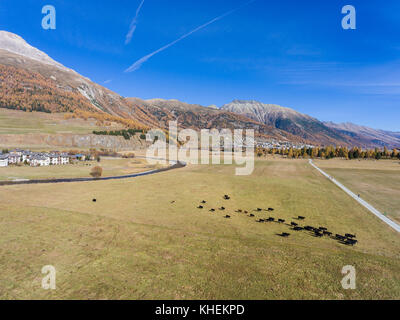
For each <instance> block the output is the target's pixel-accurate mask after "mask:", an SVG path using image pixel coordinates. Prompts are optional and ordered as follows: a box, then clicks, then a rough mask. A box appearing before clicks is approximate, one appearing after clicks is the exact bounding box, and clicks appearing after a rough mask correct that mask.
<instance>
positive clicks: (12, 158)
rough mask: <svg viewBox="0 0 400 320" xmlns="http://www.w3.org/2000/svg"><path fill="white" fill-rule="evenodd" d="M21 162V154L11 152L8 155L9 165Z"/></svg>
mask: <svg viewBox="0 0 400 320" xmlns="http://www.w3.org/2000/svg"><path fill="white" fill-rule="evenodd" d="M20 162H21V154H20V153H18V152H10V153H9V154H8V163H9V164H17V163H20Z"/></svg>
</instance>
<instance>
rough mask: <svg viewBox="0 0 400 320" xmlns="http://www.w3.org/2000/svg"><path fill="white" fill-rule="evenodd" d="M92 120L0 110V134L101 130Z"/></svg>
mask: <svg viewBox="0 0 400 320" xmlns="http://www.w3.org/2000/svg"><path fill="white" fill-rule="evenodd" d="M101 129H102V127H99V126H96V121H94V120H87V121H85V120H82V119H68V120H66V119H64V114H61V113H52V114H48V113H43V112H24V111H18V110H8V109H0V134H29V133H48V134H56V133H75V134H88V133H92V132H93V130H101Z"/></svg>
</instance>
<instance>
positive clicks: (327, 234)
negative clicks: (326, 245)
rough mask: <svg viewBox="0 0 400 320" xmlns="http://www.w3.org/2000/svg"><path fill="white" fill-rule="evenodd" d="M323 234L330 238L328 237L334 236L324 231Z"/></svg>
mask: <svg viewBox="0 0 400 320" xmlns="http://www.w3.org/2000/svg"><path fill="white" fill-rule="evenodd" d="M322 233H323V234H324V235H325V236H328V237H330V236H331V235H332V232H329V231H326V230H324V231H323V232H322Z"/></svg>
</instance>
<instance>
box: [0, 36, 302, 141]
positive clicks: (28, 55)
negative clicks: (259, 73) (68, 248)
mask: <svg viewBox="0 0 400 320" xmlns="http://www.w3.org/2000/svg"><path fill="white" fill-rule="evenodd" d="M0 88H1V94H0V107H6V108H12V109H19V110H24V111H31V110H35V111H44V112H78V111H84V112H87V113H92V114H93V113H95V114H104V115H109V116H112V117H114V118H112V120H116V119H118V118H120V119H129V120H130V122H123V121H121V122H122V123H124V124H128V125H132V126H136V127H144V126H145V127H156V128H166V127H167V124H168V121H169V120H178V122H179V124H180V126H182V127H184V128H194V129H203V128H214V127H215V128H231V129H234V128H251V129H255V130H256V131H258V132H259V133H260V134H261V135H264V136H265V137H268V138H275V139H279V140H294V141H299V140H301V139H299V138H298V137H295V136H292V135H291V134H289V133H287V132H284V131H281V130H279V129H276V128H273V127H270V126H267V125H265V124H261V123H258V122H256V121H254V120H251V119H248V118H246V117H243V116H240V115H237V114H233V113H230V112H226V111H221V110H219V109H218V108H216V107H215V106H210V107H203V106H200V105H189V104H185V103H182V102H179V101H177V100H170V101H166V100H162V99H153V100H147V101H144V100H141V99H135V98H131V99H125V98H123V97H121V96H120V95H118V94H116V93H114V92H112V91H110V90H108V89H106V88H104V87H102V86H100V85H98V84H96V83H94V82H92V81H91V80H90V79H88V78H86V77H83V76H81V75H79V74H78V73H77V72H75V71H74V70H71V69H69V68H66V67H64V66H63V65H62V64H60V63H58V62H56V61H54V60H53V59H52V58H50V57H49V56H48V55H46V54H45V53H43V52H41V51H40V50H38V49H36V48H34V47H32V46H31V45H29V44H28V43H27V42H26V41H25V40H24V39H22V38H21V37H19V36H17V35H15V34H12V33H9V32H6V31H0Z"/></svg>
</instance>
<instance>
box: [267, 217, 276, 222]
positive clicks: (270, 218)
mask: <svg viewBox="0 0 400 320" xmlns="http://www.w3.org/2000/svg"><path fill="white" fill-rule="evenodd" d="M267 221H268V222H274V221H275V218H272V217H269V218H268V219H267Z"/></svg>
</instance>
